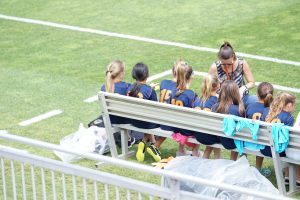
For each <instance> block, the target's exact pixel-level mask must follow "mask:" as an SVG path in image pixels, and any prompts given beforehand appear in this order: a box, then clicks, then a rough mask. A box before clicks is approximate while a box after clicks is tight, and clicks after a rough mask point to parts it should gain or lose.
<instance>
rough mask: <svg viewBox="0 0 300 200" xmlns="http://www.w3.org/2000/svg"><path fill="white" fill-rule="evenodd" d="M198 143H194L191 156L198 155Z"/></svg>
mask: <svg viewBox="0 0 300 200" xmlns="http://www.w3.org/2000/svg"><path fill="white" fill-rule="evenodd" d="M199 146H200V145H199V144H196V145H195V147H194V148H193V152H192V156H196V157H199Z"/></svg>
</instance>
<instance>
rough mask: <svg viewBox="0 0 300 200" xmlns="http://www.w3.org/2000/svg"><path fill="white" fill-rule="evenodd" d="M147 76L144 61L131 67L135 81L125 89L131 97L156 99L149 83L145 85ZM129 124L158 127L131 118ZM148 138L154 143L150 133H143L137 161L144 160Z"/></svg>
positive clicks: (146, 127) (150, 127)
mask: <svg viewBox="0 0 300 200" xmlns="http://www.w3.org/2000/svg"><path fill="white" fill-rule="evenodd" d="M148 76H149V70H148V66H147V65H145V64H144V63H137V64H136V65H135V66H134V67H133V69H132V78H134V79H135V80H136V82H135V83H134V84H132V85H131V86H129V88H128V90H127V95H128V96H131V97H137V98H141V99H145V100H151V101H157V96H156V93H155V90H154V89H153V88H152V87H150V86H149V85H146V81H147V78H148ZM141 112H142V111H141ZM131 124H132V125H134V126H136V127H138V128H145V129H152V128H156V127H158V125H157V124H153V123H149V122H143V121H140V120H131ZM148 140H150V142H151V143H152V144H153V143H155V139H154V136H153V135H152V134H146V133H145V134H144V138H143V140H142V141H141V142H140V143H139V144H138V150H137V153H136V158H137V160H138V161H139V162H143V161H144V157H145V155H144V153H145V150H146V142H147V141H148Z"/></svg>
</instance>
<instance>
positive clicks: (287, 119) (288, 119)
mask: <svg viewBox="0 0 300 200" xmlns="http://www.w3.org/2000/svg"><path fill="white" fill-rule="evenodd" d="M269 112H270V108H269V107H268V108H265V109H264V112H263V115H262V118H261V119H262V121H265V122H271V123H283V124H284V125H286V126H293V124H294V117H293V115H292V114H291V113H288V112H285V111H281V113H279V115H278V116H277V117H276V118H274V119H272V120H270V119H268V114H269Z"/></svg>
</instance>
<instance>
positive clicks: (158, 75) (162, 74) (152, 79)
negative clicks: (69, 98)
mask: <svg viewBox="0 0 300 200" xmlns="http://www.w3.org/2000/svg"><path fill="white" fill-rule="evenodd" d="M170 74H172V70H167V71H164V72H162V73H159V74H155V75H153V76H150V77H149V78H148V79H147V83H149V82H151V81H154V80H156V79H159V78H162V77H164V76H167V75H170ZM83 101H84V102H85V103H92V102H95V101H98V96H97V95H95V96H92V97H89V98H87V99H85V100H83Z"/></svg>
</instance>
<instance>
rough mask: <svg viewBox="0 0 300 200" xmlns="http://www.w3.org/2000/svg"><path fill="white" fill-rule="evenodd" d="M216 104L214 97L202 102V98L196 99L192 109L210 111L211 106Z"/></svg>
mask: <svg viewBox="0 0 300 200" xmlns="http://www.w3.org/2000/svg"><path fill="white" fill-rule="evenodd" d="M217 102H218V98H217V97H216V96H210V97H209V98H208V99H207V100H206V101H203V100H202V98H197V99H196V101H195V102H194V104H193V108H195V109H199V110H205V111H211V108H212V106H213V105H215V104H216V103H217Z"/></svg>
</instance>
